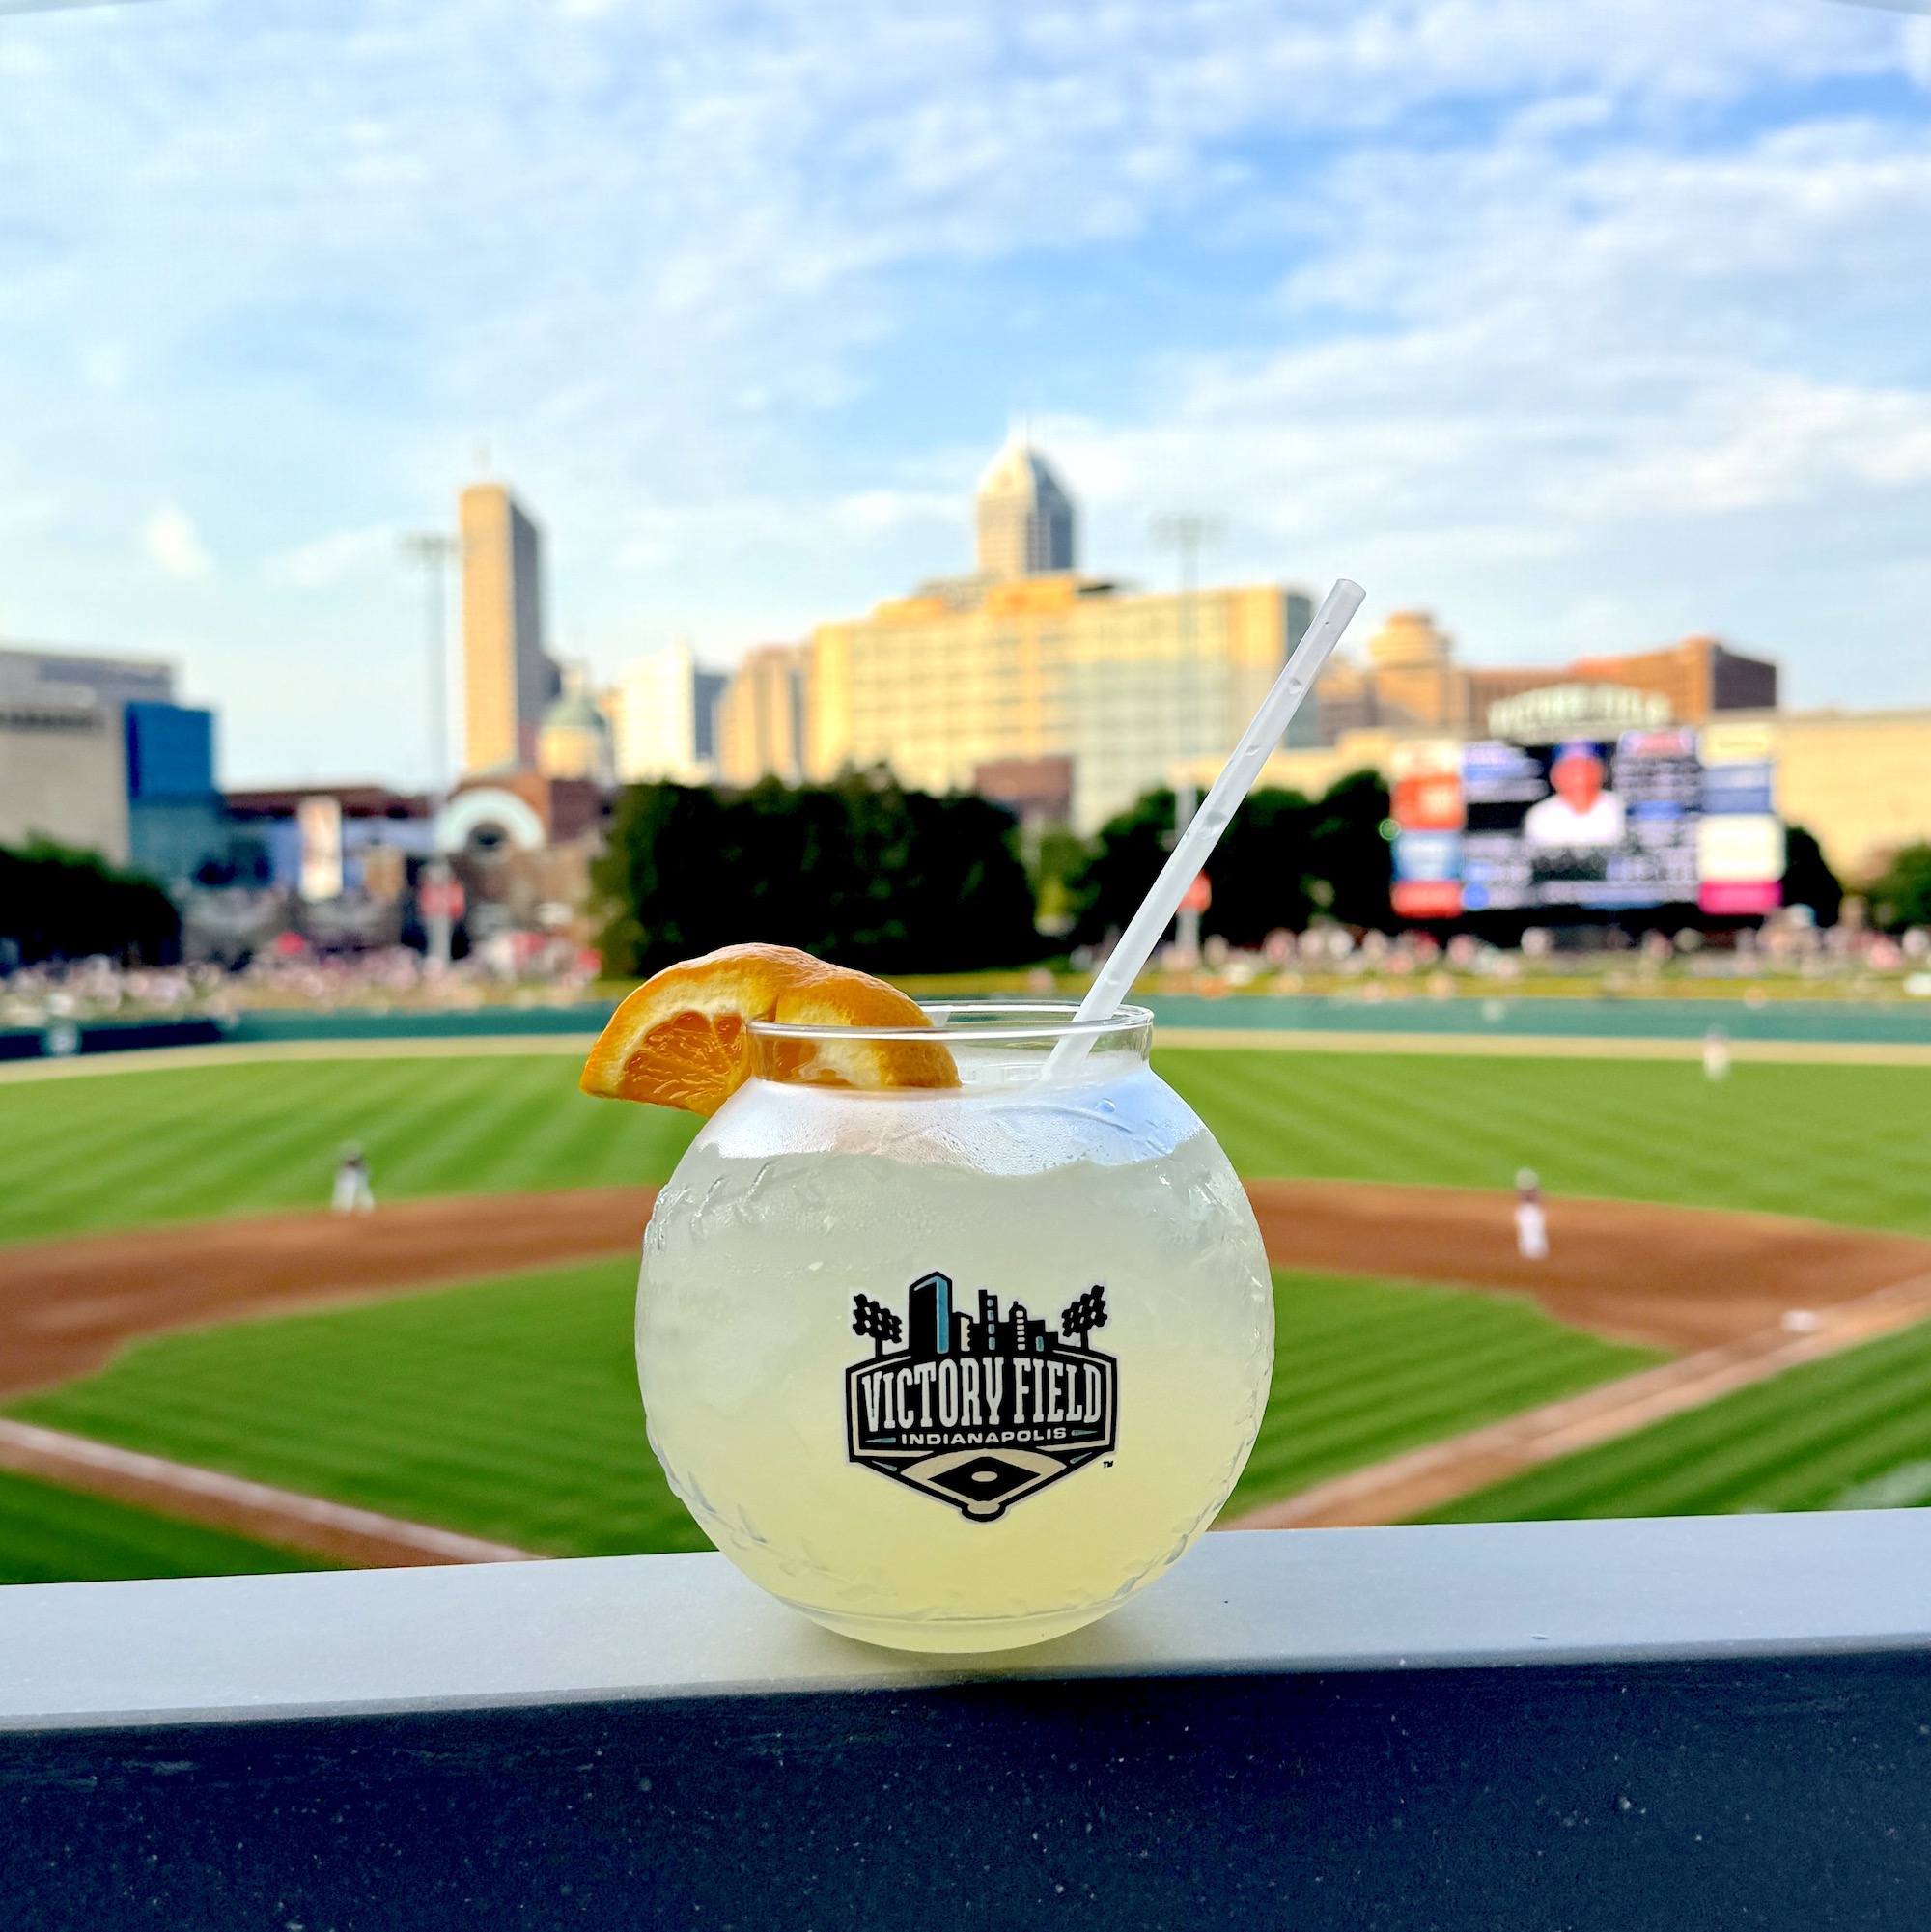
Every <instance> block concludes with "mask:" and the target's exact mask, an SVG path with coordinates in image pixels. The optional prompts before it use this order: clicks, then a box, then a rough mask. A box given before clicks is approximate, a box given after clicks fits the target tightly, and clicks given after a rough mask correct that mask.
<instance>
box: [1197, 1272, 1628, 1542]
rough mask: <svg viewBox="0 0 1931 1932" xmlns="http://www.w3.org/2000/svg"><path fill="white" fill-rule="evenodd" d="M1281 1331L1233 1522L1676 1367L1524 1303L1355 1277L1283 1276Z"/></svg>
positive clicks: (1277, 1282) (1278, 1288) (1232, 1505)
mask: <svg viewBox="0 0 1931 1932" xmlns="http://www.w3.org/2000/svg"><path fill="white" fill-rule="evenodd" d="M1274 1318H1275V1330H1274V1361H1273V1387H1272V1389H1271V1390H1270V1392H1269V1397H1268V1410H1267V1415H1266V1418H1265V1419H1264V1420H1263V1422H1262V1424H1261V1432H1260V1435H1259V1437H1258V1438H1257V1439H1256V1441H1255V1442H1254V1450H1253V1454H1252V1455H1251V1456H1249V1457H1248V1459H1247V1467H1246V1469H1245V1470H1244V1471H1243V1473H1242V1476H1241V1480H1240V1482H1239V1483H1238V1484H1236V1486H1235V1489H1234V1494H1233V1496H1232V1497H1231V1498H1229V1499H1228V1503H1227V1510H1226V1513H1227V1514H1228V1515H1230V1516H1238V1515H1240V1514H1241V1513H1242V1512H1243V1511H1244V1510H1247V1509H1253V1508H1257V1507H1258V1506H1259V1505H1260V1504H1261V1503H1263V1502H1271V1501H1273V1499H1275V1498H1278V1497H1284V1496H1292V1495H1294V1494H1295V1493H1296V1492H1298V1491H1300V1490H1303V1489H1305V1488H1307V1487H1308V1486H1309V1484H1311V1483H1317V1482H1320V1481H1322V1480H1323V1479H1324V1478H1326V1477H1328V1476H1331V1475H1338V1474H1340V1473H1341V1472H1342V1471H1344V1470H1356V1469H1360V1468H1362V1467H1364V1466H1365V1465H1367V1464H1369V1463H1377V1462H1381V1461H1383V1460H1384V1459H1385V1458H1386V1457H1388V1456H1395V1455H1400V1454H1401V1453H1402V1452H1403V1451H1404V1450H1405V1449H1412V1448H1415V1447H1417V1446H1418V1445H1420V1444H1421V1443H1424V1442H1439V1441H1440V1440H1441V1438H1442V1437H1444V1436H1453V1435H1459V1434H1460V1433H1461V1432H1462V1431H1463V1430H1465V1429H1474V1428H1479V1427H1480V1426H1481V1425H1482V1424H1483V1423H1484V1422H1493V1421H1496V1420H1497V1419H1498V1418H1499V1417H1501V1416H1504V1415H1512V1414H1515V1413H1516V1412H1517V1411H1518V1410H1521V1409H1526V1408H1529V1407H1531V1406H1532V1405H1534V1404H1536V1403H1540V1402H1553V1401H1555V1400H1557V1399H1559V1398H1560V1397H1561V1396H1564V1395H1574V1394H1576V1393H1578V1392H1580V1391H1581V1390H1582V1389H1584V1388H1592V1387H1594V1386H1596V1385H1597V1384H1598V1383H1602V1382H1608V1381H1610V1380H1611V1379H1612V1378H1614V1377H1616V1376H1622V1375H1634V1374H1635V1373H1636V1372H1637V1370H1638V1369H1643V1368H1648V1367H1649V1366H1651V1365H1652V1364H1653V1363H1655V1362H1658V1361H1661V1360H1662V1359H1663V1356H1662V1354H1661V1352H1660V1351H1657V1350H1654V1349H1642V1348H1631V1347H1628V1346H1625V1345H1623V1344H1620V1343H1615V1342H1606V1341H1602V1340H1599V1339H1598V1338H1597V1337H1596V1336H1594V1335H1588V1334H1583V1333H1582V1332H1581V1330H1576V1329H1571V1328H1565V1327H1564V1326H1563V1325H1562V1324H1561V1323H1560V1322H1557V1321H1555V1320H1553V1318H1552V1317H1550V1316H1548V1315H1545V1314H1544V1313H1543V1312H1542V1310H1541V1309H1539V1308H1537V1307H1536V1306H1535V1305H1534V1304H1533V1303H1532V1302H1527V1301H1524V1300H1520V1299H1518V1298H1517V1297H1514V1296H1508V1295H1479V1294H1470V1293H1469V1292H1467V1291H1464V1290H1458V1289H1451V1288H1435V1287H1427V1286H1422V1285H1419V1284H1413V1283H1405V1282H1395V1281H1374V1280H1365V1279H1363V1278H1362V1277H1361V1276H1359V1275H1352V1274H1308V1273H1299V1272H1290V1271H1286V1270H1276V1271H1275V1273H1274Z"/></svg>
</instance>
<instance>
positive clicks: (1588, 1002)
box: [0, 994, 1931, 1060]
mask: <svg viewBox="0 0 1931 1932" xmlns="http://www.w3.org/2000/svg"><path fill="white" fill-rule="evenodd" d="M1138 997H1139V998H1140V1000H1141V1001H1142V1003H1143V1004H1145V1005H1147V1006H1149V1007H1151V1008H1152V1009H1153V1013H1154V1017H1155V1019H1156V1020H1157V1021H1158V1022H1159V1024H1160V1026H1161V1029H1162V1031H1163V1032H1165V1033H1167V1034H1169V1035H1170V1034H1173V1033H1181V1032H1189V1033H1190V1032H1195V1031H1207V1032H1212V1033H1214V1034H1216V1035H1222V1036H1224V1035H1236V1036H1238V1035H1241V1034H1248V1033H1252V1034H1263V1033H1266V1034H1273V1035H1275V1036H1278V1037H1277V1038H1276V1041H1275V1042H1274V1043H1273V1044H1282V1043H1283V1042H1285V1043H1287V1044H1292V1045H1294V1046H1297V1047H1300V1046H1319V1045H1320V1044H1321V1039H1320V1037H1319V1036H1326V1035H1347V1036H1354V1037H1355V1038H1359V1037H1362V1036H1375V1035H1386V1036H1392V1037H1394V1038H1400V1039H1412V1040H1414V1041H1415V1042H1417V1043H1420V1042H1424V1041H1457V1040H1469V1041H1474V1040H1504V1041H1506V1040H1519V1041H1523V1042H1534V1041H1542V1040H1550V1041H1589V1040H1598V1041H1606V1042H1609V1041H1685V1042H1690V1041H1701V1040H1702V1039H1703V1037H1704V1036H1705V1034H1707V1033H1708V1032H1709V1030H1710V1029H1711V1028H1712V1027H1713V1026H1714V1027H1721V1029H1722V1031H1723V1032H1724V1033H1726V1034H1727V1035H1728V1036H1729V1038H1730V1039H1731V1040H1732V1041H1734V1042H1736V1043H1737V1044H1738V1045H1740V1046H1747V1045H1749V1043H1751V1042H1763V1043H1774V1042H1776V1043H1787V1044H1791V1045H1803V1044H1805V1043H1815V1044H1818V1045H1832V1044H1840V1045H1842V1044H1850V1045H1860V1046H1867V1047H1875V1048H1888V1047H1907V1048H1909V1047H1918V1048H1931V1000H1927V1001H1924V1002H1922V1003H1915V1002H1914V1003H1913V1004H1910V1005H1879V1004H1876V1003H1874V1002H1864V1001H1857V1000H1824V999H1815V1000H1813V999H1804V1000H1795V999H1792V1000H1766V1001H1765V1002H1764V1003H1763V1004H1762V1005H1760V1006H1749V1005H1746V1004H1745V1003H1744V1002H1743V1001H1742V1000H1739V999H1675V998H1667V999H1572V998H1550V997H1543V996H1536V995H1530V996H1526V997H1524V996H1520V995H1518V996H1516V997H1509V996H1507V995H1503V994H1490V995H1487V996H1483V997H1476V996H1474V995H1472V994H1464V995H1463V996H1461V997H1458V998H1454V999H1364V998H1361V997H1359V996H1348V995H1341V996H1338V997H1329V996H1327V995H1324V994H1298V995H1288V994H1227V995H1222V996H1211V995H1208V994H1140V995H1138ZM614 1006H615V1002H614V1001H611V1000H583V1001H578V1002H575V1003H573V1004H570V1005H563V1006H479V1007H470V1008H466V1009H462V1010H457V1011H442V1012H424V1011H420V1010H408V1011H399V1012H387V1013H383V1012H376V1011H349V1012H334V1013H318V1012H312V1011H303V1010H294V1009H288V1010H284V1009H269V1010H265V1011H259V1012H253V1013H243V1014H239V1015H238V1016H236V1017H235V1018H233V1019H225V1018H224V1019H208V1018H197V1019H189V1020H174V1021H159V1020H150V1021H134V1022H127V1021H98V1022H90V1023H87V1024H75V1023H74V1022H57V1023H55V1024H52V1025H48V1026H45V1027H12V1028H6V1029H0V1060H20V1059H40V1058H61V1057H70V1056H72V1055H75V1054H95V1053H114V1052H126V1051H133V1050H152V1049H156V1048H169V1047H209V1046H217V1045H219V1046H246V1047H261V1046H272V1045H278V1044H282V1043H295V1042H315V1043H326V1042H330V1041H342V1042H350V1041H381V1040H397V1041H402V1040H452V1041H454V1040H490V1039H495V1040H508V1039H528V1038H543V1037H546V1036H558V1035H560V1036H567V1037H570V1038H572V1039H576V1038H581V1037H585V1036H589V1035H594V1034H596V1033H598V1032H600V1031H602V1026H603V1022H605V1021H606V1020H608V1019H609V1017H610V1014H611V1012H612V1011H613V1010H614ZM1227 1044H1238V1042H1237V1041H1228V1042H1227ZM1254 1044H1255V1045H1260V1044H1262V1043H1261V1042H1259V1041H1256V1042H1255V1043H1254ZM1336 1044H1337V1045H1338V1044H1340V1042H1339V1041H1337V1042H1336ZM1417 1050H1426V1049H1425V1048H1422V1047H1419V1046H1417Z"/></svg>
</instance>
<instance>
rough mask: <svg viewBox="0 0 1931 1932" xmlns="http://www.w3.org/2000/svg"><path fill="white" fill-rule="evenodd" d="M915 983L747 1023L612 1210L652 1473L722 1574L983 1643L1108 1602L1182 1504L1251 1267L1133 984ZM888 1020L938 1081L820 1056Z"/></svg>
mask: <svg viewBox="0 0 1931 1932" xmlns="http://www.w3.org/2000/svg"><path fill="white" fill-rule="evenodd" d="M925 1010H926V1012H927V1013H928V1015H929V1017H930V1018H931V1020H932V1021H933V1022H934V1030H931V1031H926V1030H919V1031H911V1030H910V1029H908V1030H905V1031H901V1032H893V1031H890V1030H886V1029H862V1028H857V1029H854V1028H844V1027H796V1026H780V1025H774V1024H768V1023H762V1022H753V1024H752V1026H751V1029H750V1030H751V1034H752V1040H753V1046H752V1053H753V1066H754V1074H753V1077H752V1078H750V1079H749V1080H747V1081H746V1082H745V1084H744V1085H743V1086H742V1087H741V1088H740V1089H739V1090H738V1092H737V1093H736V1094H735V1095H733V1096H732V1098H731V1099H730V1100H729V1101H728V1102H727V1103H726V1104H725V1105H724V1106H723V1107H722V1108H720V1109H719V1111H718V1112H717V1114H716V1115H715V1116H714V1118H713V1119H712V1120H711V1121H710V1122H709V1123H708V1124H707V1125H706V1127H705V1128H704V1130H703V1131H702V1132H701V1133H700V1134H698V1136H697V1138H696V1140H695V1141H694V1142H693V1143H692V1144H691V1147H690V1149H689V1151H688V1152H687V1153H686V1156H685V1158H684V1159H683V1161H682V1162H679V1164H678V1167H677V1171H676V1172H675V1174H673V1175H672V1177H671V1179H670V1181H669V1182H668V1183H667V1184H666V1186H665V1187H664V1189H663V1191H662V1192H661V1194H660V1195H659V1196H658V1204H657V1210H656V1212H655V1213H654V1214H653V1215H652V1217H651V1222H650V1226H649V1229H648V1230H647V1232H646V1234H645V1237H644V1256H643V1268H642V1274H641V1279H640V1282H639V1288H638V1296H637V1362H638V1374H639V1381H640V1383H641V1386H642V1389H643V1397H644V1406H645V1410H646V1414H647V1416H648V1419H649V1425H650V1437H651V1443H652V1446H653V1447H654V1448H655V1449H656V1451H657V1454H658V1460H659V1461H660V1462H661V1463H662V1465H663V1468H664V1471H665V1473H666V1475H667V1476H668V1477H669V1479H670V1483H671V1486H672V1488H673V1489H675V1490H676V1492H677V1494H678V1495H679V1496H680V1497H681V1498H683V1499H684V1501H685V1503H686V1505H687V1506H688V1507H689V1509H690V1511H691V1513H692V1514H693V1515H694V1516H695V1517H696V1519H697V1521H698V1522H699V1523H700V1524H701V1525H702V1526H703V1527H704V1529H705V1531H706V1533H707V1534H708V1535H709V1536H710V1537H711V1538H712V1540H713V1541H714V1543H715V1544H716V1545H717V1547H718V1549H720V1550H721V1551H722V1552H723V1553H724V1554H726V1555H727V1556H729V1557H730V1558H731V1560H732V1561H733V1562H734V1563H736V1564H737V1565H738V1567H739V1568H740V1569H742V1571H743V1572H744V1573H745V1574H746V1575H747V1576H748V1577H750V1578H751V1579H752V1581H753V1582H757V1583H759V1584H761V1585H762V1586H763V1587H764V1588H765V1589H767V1590H769V1591H770V1592H771V1593H772V1594H773V1595H774V1596H777V1597H779V1598H781V1599H783V1600H784V1601H785V1602H786V1603H788V1604H791V1605H793V1606H794V1607H796V1608H797V1609H798V1610H802V1611H804V1613H805V1614H806V1615H808V1616H811V1617H814V1618H816V1619H817V1620H818V1621H819V1622H820V1623H822V1624H826V1625H827V1626H828V1627H829V1628H831V1629H833V1630H836V1631H841V1632H843V1633H845V1634H846V1635H848V1636H851V1637H855V1638H865V1639H867V1640H869V1641H871V1642H875V1643H883V1644H890V1645H894V1646H897V1647H900V1648H904V1649H910V1650H927V1651H970V1650H995V1649H1003V1648H1006V1647H1009V1646H1013V1645H1018V1644H1024V1643H1034V1642H1038V1641H1041V1640H1042V1639H1044V1638H1051V1637H1056V1636H1059V1635H1061V1634H1063V1633H1064V1632H1067V1631H1071V1630H1076V1629H1077V1628H1078V1627H1079V1626H1080V1625H1081V1624H1085V1623H1089V1622H1091V1621H1092V1620H1093V1619H1095V1618H1096V1617H1100V1616H1104V1615H1105V1613H1106V1612H1107V1611H1108V1610H1114V1609H1117V1608H1118V1607H1119V1605H1121V1604H1122V1603H1124V1602H1125V1601H1126V1600H1127V1599H1128V1598H1129V1597H1130V1596H1132V1595H1133V1593H1134V1592H1135V1591H1137V1590H1139V1589H1142V1588H1143V1587H1144V1586H1145V1585H1146V1584H1147V1583H1149V1582H1152V1581H1153V1580H1154V1579H1155V1578H1156V1577H1158V1576H1160V1575H1161V1572H1162V1571H1164V1570H1166V1569H1167V1568H1169V1567H1170V1566H1171V1565H1172V1564H1173V1563H1175V1562H1177V1561H1178V1560H1179V1559H1180V1557H1181V1556H1182V1555H1184V1554H1186V1552H1187V1550H1188V1549H1189V1547H1190V1545H1191V1544H1192V1543H1193V1541H1194V1539H1195V1538H1196V1537H1198V1536H1199V1535H1200V1533H1201V1532H1202V1531H1203V1530H1204V1529H1205V1528H1206V1527H1207V1526H1208V1525H1209V1524H1210V1523H1211V1522H1212V1521H1213V1519H1214V1516H1215V1514H1216V1512H1217V1510H1218V1509H1219V1507H1220V1505H1221V1504H1222V1503H1223V1502H1224V1501H1225V1499H1226V1497H1227V1494H1228V1492H1229V1491H1230V1490H1231V1489H1232V1488H1233V1485H1234V1482H1235V1479H1236V1478H1237V1477H1238V1476H1239V1474H1240V1472H1241V1469H1242V1466H1243V1464H1244V1463H1245V1460H1246V1457H1247V1452H1248V1450H1249V1449H1250V1448H1251V1447H1252V1445H1253V1441H1254V1436H1255V1432H1256V1431H1257V1430H1258V1428H1259V1426H1260V1420H1261V1415H1262V1413H1263V1411H1264V1409H1265V1407H1266V1404H1267V1394H1268V1382H1269V1377H1270V1374H1271V1372H1272V1368H1273V1293H1272V1288H1271V1283H1270V1279H1269V1274H1268V1267H1267V1258H1266V1255H1265V1253H1264V1251H1263V1249H1262V1246H1261V1240H1260V1233H1259V1230H1258V1228H1257V1227H1256V1226H1255V1223H1254V1217H1253V1213H1252V1210H1251V1209H1250V1208H1249V1207H1248V1205H1247V1200H1246V1196H1245V1192H1244V1191H1243V1190H1242V1188H1241V1184H1240V1182H1239V1180H1238V1179H1237V1178H1236V1177H1235V1174H1234V1170H1233V1168H1232V1167H1231V1166H1230V1165H1229V1164H1228V1162H1227V1159H1226V1156H1225V1155H1224V1154H1222V1153H1221V1151H1220V1149H1219V1147H1218V1145H1217V1143H1216V1141H1215V1139H1214V1137H1213V1135H1212V1134H1209V1133H1208V1131H1207V1129H1206V1128H1205V1127H1204V1126H1203V1125H1202V1124H1201V1122H1200V1120H1199V1118H1198V1116H1197V1115H1195V1114H1194V1113H1193V1111H1192V1110H1191V1109H1190V1108H1189V1106H1187V1105H1186V1103H1185V1102H1184V1101H1182V1100H1181V1098H1180V1097H1179V1096H1178V1095H1177V1094H1176V1093H1174V1091H1173V1090H1172V1089H1171V1088H1170V1087H1169V1086H1167V1085H1166V1083H1165V1082H1164V1081H1163V1080H1161V1078H1160V1077H1159V1076H1158V1075H1157V1074H1155V1073H1154V1072H1153V1070H1152V1068H1151V1067H1150V1065H1149V1064H1148V1058H1147V1054H1148V1048H1149V1045H1150V1043H1151V1040H1152V1033H1153V1017H1152V1015H1151V1014H1150V1013H1148V1012H1147V1011H1146V1010H1145V1009H1144V1008H1139V1007H1124V1008H1121V1009H1119V1010H1118V1011H1117V1012H1116V1013H1114V1014H1113V1015H1112V1016H1111V1017H1110V1018H1108V1019H1105V1020H1102V1021H1089V1022H1076V1021H1075V1020H1074V1018H1073V1012H1074V1009H1073V1008H1072V1007H1071V1006H1070V1005H1064V1004H1059V1003H1042V1002H1028V1003H1005V1002H985V1003H979V1002H974V1003H972V1004H970V1005H965V1004H957V1005H946V1006H938V1005H935V1006H929V1007H927V1008H926V1009H925ZM897 1040H906V1041H915V1042H919V1043H926V1044H930V1043H934V1042H937V1043H938V1044H941V1045H943V1046H944V1047H945V1048H946V1049H947V1050H949V1052H950V1053H951V1056H952V1059H953V1062H954V1064H955V1065H956V1066H957V1068H958V1073H959V1080H960V1084H959V1085H958V1086H956V1087H948V1088H929V1087H927V1088H914V1087H885V1088H873V1089H871V1090H867V1089H865V1088H861V1087H854V1086H845V1085H837V1084H823V1083H820V1082H822V1081H824V1080H825V1079H826V1076H827V1072H828V1073H829V1074H830V1075H831V1077H832V1078H836V1070H837V1068H838V1067H839V1065H840V1064H841V1054H846V1053H847V1052H848V1050H851V1049H853V1048H854V1047H855V1048H859V1049H861V1051H860V1052H859V1053H858V1054H856V1055H854V1056H852V1057H851V1058H850V1059H849V1060H848V1062H847V1063H848V1064H851V1065H854V1066H856V1065H859V1064H861V1063H862V1064H873V1062H872V1061H871V1060H869V1059H867V1058H866V1057H865V1055H864V1053H863V1052H862V1049H864V1048H867V1047H869V1046H871V1045H873V1044H875V1043H881V1042H883V1043H890V1042H893V1041H897ZM1068 1040H1072V1041H1074V1042H1075V1043H1076V1045H1077V1052H1076V1053H1068V1052H1067V1051H1065V1050H1062V1051H1061V1052H1060V1053H1059V1054H1058V1055H1057V1056H1053V1049H1054V1048H1055V1047H1056V1046H1059V1045H1060V1043H1062V1042H1065V1041H1068ZM1049 1057H1053V1068H1052V1071H1051V1072H1050V1073H1049V1071H1048V1060H1049Z"/></svg>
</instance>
